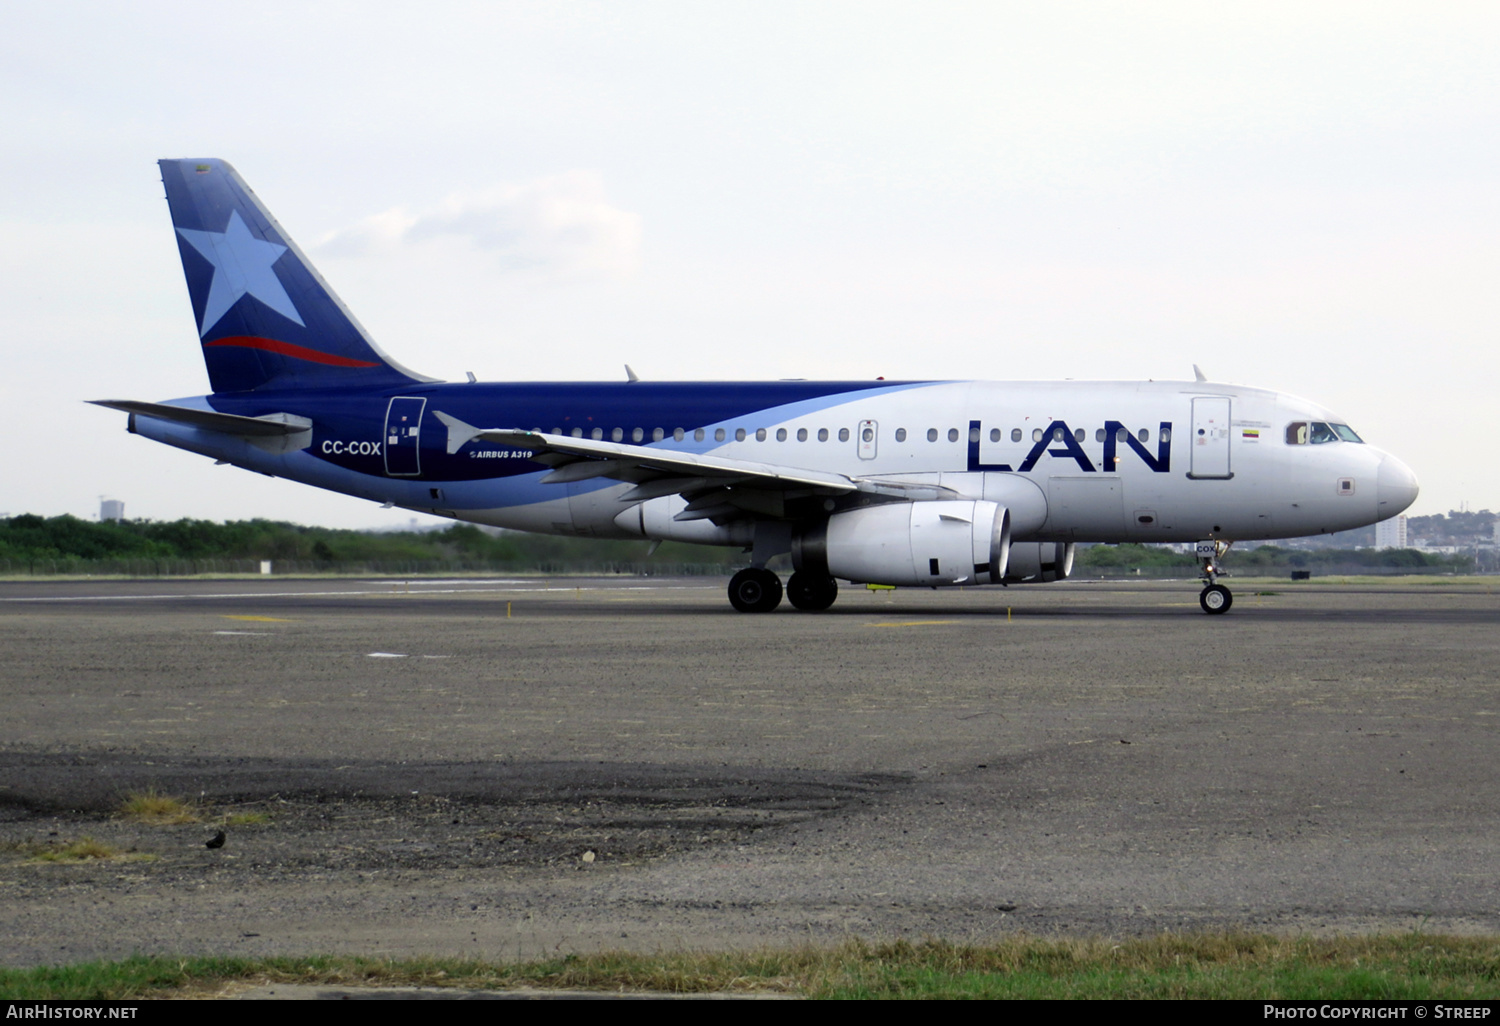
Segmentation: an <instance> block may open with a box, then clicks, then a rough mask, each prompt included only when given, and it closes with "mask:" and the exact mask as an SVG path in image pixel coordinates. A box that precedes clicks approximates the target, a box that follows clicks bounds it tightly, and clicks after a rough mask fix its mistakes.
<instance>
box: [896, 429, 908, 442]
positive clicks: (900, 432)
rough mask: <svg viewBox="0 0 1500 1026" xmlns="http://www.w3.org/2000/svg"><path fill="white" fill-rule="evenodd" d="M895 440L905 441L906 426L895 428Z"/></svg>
mask: <svg viewBox="0 0 1500 1026" xmlns="http://www.w3.org/2000/svg"><path fill="white" fill-rule="evenodd" d="M896 441H898V442H904V441H906V428H897V429H896Z"/></svg>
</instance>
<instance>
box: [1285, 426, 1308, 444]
mask: <svg viewBox="0 0 1500 1026" xmlns="http://www.w3.org/2000/svg"><path fill="white" fill-rule="evenodd" d="M1286 444H1287V445H1306V444H1307V424H1306V423H1304V422H1302V421H1297V422H1296V423H1294V424H1288V425H1287V426H1286Z"/></svg>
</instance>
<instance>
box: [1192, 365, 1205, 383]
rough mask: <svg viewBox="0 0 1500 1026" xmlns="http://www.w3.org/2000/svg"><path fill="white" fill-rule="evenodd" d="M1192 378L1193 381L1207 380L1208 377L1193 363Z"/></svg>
mask: <svg viewBox="0 0 1500 1026" xmlns="http://www.w3.org/2000/svg"><path fill="white" fill-rule="evenodd" d="M1193 380H1194V381H1207V380H1208V377H1207V376H1206V375H1205V374H1204V373H1203V371H1202V370H1200V369H1199V367H1198V365H1197V364H1196V363H1195V364H1193Z"/></svg>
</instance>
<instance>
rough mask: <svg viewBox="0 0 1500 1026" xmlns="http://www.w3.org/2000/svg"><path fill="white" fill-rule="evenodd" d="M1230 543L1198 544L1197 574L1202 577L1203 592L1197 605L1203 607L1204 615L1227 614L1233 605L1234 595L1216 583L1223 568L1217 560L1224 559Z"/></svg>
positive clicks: (1210, 541) (1209, 542)
mask: <svg viewBox="0 0 1500 1026" xmlns="http://www.w3.org/2000/svg"><path fill="white" fill-rule="evenodd" d="M1233 544H1234V542H1232V541H1219V540H1217V539H1210V540H1209V541H1201V542H1199V543H1198V564H1199V565H1198V572H1199V573H1200V574H1201V575H1202V576H1201V578H1200V579H1201V580H1202V581H1203V591H1202V592H1201V593H1200V594H1199V595H1198V605H1200V606H1202V607H1203V611H1204V612H1205V613H1227V612H1229V607H1230V606H1231V605H1233V604H1234V595H1233V594H1232V593H1231V592H1230V591H1229V589H1228V588H1226V587H1224V585H1222V584H1220V583H1218V578H1219V575H1220V574H1222V573H1223V572H1224V568H1223V567H1222V566H1220V565H1219V560H1220V559H1222V558H1224V553H1226V552H1228V551H1229V546H1231V545H1233Z"/></svg>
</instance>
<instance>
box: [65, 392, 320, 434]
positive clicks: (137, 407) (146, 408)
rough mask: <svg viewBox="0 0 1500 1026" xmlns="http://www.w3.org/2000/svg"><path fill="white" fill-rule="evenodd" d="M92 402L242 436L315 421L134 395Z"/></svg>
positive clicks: (286, 430)
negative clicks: (195, 406) (221, 410)
mask: <svg viewBox="0 0 1500 1026" xmlns="http://www.w3.org/2000/svg"><path fill="white" fill-rule="evenodd" d="M88 402H90V403H93V404H94V405H95V406H107V407H109V408H110V409H111V410H119V411H121V412H122V413H132V414H136V415H138V416H142V417H155V418H156V419H157V420H170V421H175V422H176V423H178V424H191V425H192V426H193V427H196V428H202V429H204V430H205V431H220V432H223V433H224V434H226V435H238V436H239V437H241V438H272V437H276V436H278V435H294V434H296V433H297V432H299V431H311V430H312V421H310V420H308V419H307V418H306V417H299V416H297V415H295V414H292V413H269V414H267V415H265V416H264V417H240V416H236V415H235V414H233V413H215V412H213V411H212V410H190V409H186V408H184V407H182V406H167V405H164V404H162V403H142V402H136V401H134V400H132V399H89V400H88Z"/></svg>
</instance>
